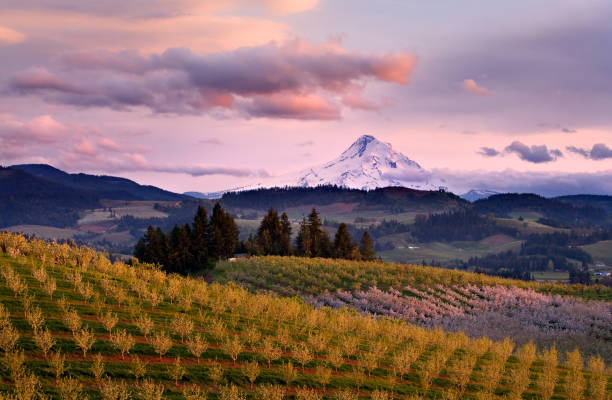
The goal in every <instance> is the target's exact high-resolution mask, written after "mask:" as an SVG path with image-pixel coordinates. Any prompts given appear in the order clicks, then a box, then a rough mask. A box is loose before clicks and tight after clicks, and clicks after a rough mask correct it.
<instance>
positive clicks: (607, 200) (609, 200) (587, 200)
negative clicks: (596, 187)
mask: <svg viewBox="0 0 612 400" xmlns="http://www.w3.org/2000/svg"><path fill="white" fill-rule="evenodd" d="M556 199H557V200H560V201H562V202H565V203H570V204H573V205H575V206H579V207H587V206H590V207H597V208H601V209H603V210H605V211H606V212H607V213H608V214H610V215H612V196H602V195H593V194H578V195H573V196H560V197H556Z"/></svg>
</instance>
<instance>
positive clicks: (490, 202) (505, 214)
mask: <svg viewBox="0 0 612 400" xmlns="http://www.w3.org/2000/svg"><path fill="white" fill-rule="evenodd" d="M473 207H474V211H476V212H478V213H480V214H485V215H486V214H493V215H495V216H496V217H500V218H509V217H510V213H512V212H517V211H518V212H520V211H523V212H524V211H532V212H538V213H540V214H542V215H543V216H544V217H545V218H546V219H547V220H552V221H556V222H558V223H562V224H568V225H572V226H589V225H608V224H609V221H608V214H607V213H606V212H605V211H604V210H603V209H601V208H597V207H593V206H592V205H584V206H579V205H574V204H570V203H567V202H563V201H560V200H557V199H548V198H545V197H542V196H538V195H537V194H517V193H509V194H498V195H494V196H491V197H489V198H486V199H482V200H478V201H475V202H474V205H473Z"/></svg>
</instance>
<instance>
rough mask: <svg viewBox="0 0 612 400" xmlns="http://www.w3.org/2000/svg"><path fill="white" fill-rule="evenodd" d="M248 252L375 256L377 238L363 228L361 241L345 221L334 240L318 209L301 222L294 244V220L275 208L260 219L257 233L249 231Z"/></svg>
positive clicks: (310, 255) (339, 256)
mask: <svg viewBox="0 0 612 400" xmlns="http://www.w3.org/2000/svg"><path fill="white" fill-rule="evenodd" d="M245 247H246V249H247V251H248V252H249V254H254V255H281V256H284V255H292V254H293V255H296V256H301V257H324V258H332V257H333V258H344V259H350V260H374V259H375V258H376V252H375V251H374V242H373V241H372V238H371V237H370V234H369V233H368V232H364V233H363V235H362V237H361V243H360V245H358V244H357V243H355V242H354V241H353V239H352V238H351V234H350V233H349V231H348V228H347V225H346V224H344V223H342V224H340V225H339V226H338V230H337V232H336V235H335V237H334V241H333V242H332V241H331V240H330V238H329V236H328V235H327V232H325V230H324V229H323V228H322V223H321V219H320V218H319V214H318V213H317V210H316V209H314V208H313V209H312V211H311V212H310V214H309V215H308V217H307V218H304V219H303V220H302V222H301V223H300V229H299V231H298V234H297V238H296V240H295V247H292V246H291V223H290V221H289V218H288V217H287V214H286V213H283V214H282V215H281V216H280V217H279V216H278V212H277V211H276V210H274V208H272V207H271V208H270V210H269V211H268V214H267V215H266V216H265V217H264V218H263V220H262V221H261V225H260V226H259V229H258V230H257V234H256V235H255V236H253V235H250V236H249V238H248V240H247V241H246V243H245Z"/></svg>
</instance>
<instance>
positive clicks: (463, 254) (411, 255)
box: [378, 239, 522, 264]
mask: <svg viewBox="0 0 612 400" xmlns="http://www.w3.org/2000/svg"><path fill="white" fill-rule="evenodd" d="M394 243H395V244H396V246H397V242H395V241H394ZM521 243H522V242H521V241H520V240H511V241H510V240H508V241H503V242H502V243H499V244H495V243H488V242H487V240H486V239H484V240H481V241H478V242H450V243H447V242H444V243H443V242H433V243H423V244H407V243H406V242H404V243H402V246H403V247H404V248H397V247H396V248H395V249H393V250H385V251H380V252H378V255H379V256H380V257H381V258H382V259H383V261H389V262H400V263H407V264H421V262H422V261H423V260H425V261H427V262H429V261H431V260H435V261H439V262H446V261H451V260H463V261H467V260H468V259H469V258H471V257H482V256H484V255H486V254H493V253H501V252H503V251H508V250H518V249H520V247H521ZM411 247H412V248H411Z"/></svg>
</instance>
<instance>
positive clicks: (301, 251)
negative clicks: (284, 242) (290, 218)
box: [296, 218, 312, 257]
mask: <svg viewBox="0 0 612 400" xmlns="http://www.w3.org/2000/svg"><path fill="white" fill-rule="evenodd" d="M296 252H297V254H298V255H300V256H304V257H311V255H312V240H311V238H310V227H309V226H308V222H307V221H306V218H303V219H302V222H301V223H300V231H299V232H298V235H297V238H296Z"/></svg>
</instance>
